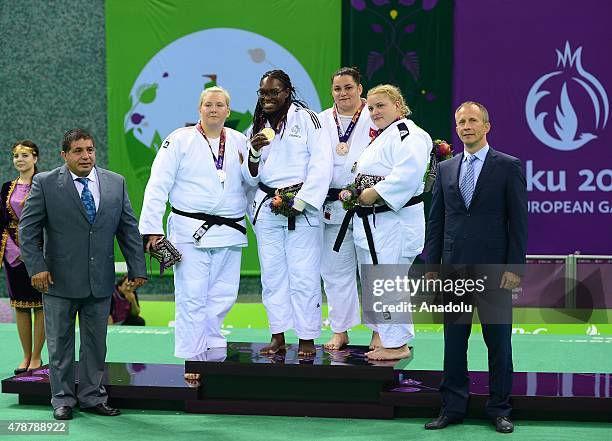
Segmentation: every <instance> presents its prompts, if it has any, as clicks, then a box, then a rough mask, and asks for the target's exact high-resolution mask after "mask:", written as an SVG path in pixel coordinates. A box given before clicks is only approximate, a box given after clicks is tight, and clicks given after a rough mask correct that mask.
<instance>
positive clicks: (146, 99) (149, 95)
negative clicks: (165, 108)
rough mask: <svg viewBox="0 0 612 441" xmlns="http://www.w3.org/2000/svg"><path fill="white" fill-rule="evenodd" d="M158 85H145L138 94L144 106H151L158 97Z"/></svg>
mask: <svg viewBox="0 0 612 441" xmlns="http://www.w3.org/2000/svg"><path fill="white" fill-rule="evenodd" d="M157 87H158V85H157V83H154V84H147V85H144V87H142V88H141V89H140V90H139V91H138V92H139V96H138V101H140V102H141V103H143V104H151V103H152V102H153V101H155V97H156V96H157Z"/></svg>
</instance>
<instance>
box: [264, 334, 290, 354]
mask: <svg viewBox="0 0 612 441" xmlns="http://www.w3.org/2000/svg"><path fill="white" fill-rule="evenodd" d="M284 350H285V334H284V333H282V332H281V333H279V334H272V339H271V340H270V344H269V345H267V346H264V347H263V348H262V349H261V350H260V351H259V352H260V353H261V354H268V355H272V354H276V353H277V352H280V351H284Z"/></svg>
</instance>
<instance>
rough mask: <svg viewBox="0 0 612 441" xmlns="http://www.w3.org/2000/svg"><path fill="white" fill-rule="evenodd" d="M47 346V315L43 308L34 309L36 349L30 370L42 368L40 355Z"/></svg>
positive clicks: (33, 351)
mask: <svg viewBox="0 0 612 441" xmlns="http://www.w3.org/2000/svg"><path fill="white" fill-rule="evenodd" d="M44 345H45V315H44V313H43V309H42V308H36V309H34V349H33V350H32V359H31V360H30V369H38V368H39V367H40V366H42V358H41V355H40V353H41V352H42V349H43V347H44Z"/></svg>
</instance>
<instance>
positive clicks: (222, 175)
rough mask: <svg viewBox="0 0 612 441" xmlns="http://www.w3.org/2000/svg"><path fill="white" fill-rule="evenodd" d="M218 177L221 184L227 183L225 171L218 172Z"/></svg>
mask: <svg viewBox="0 0 612 441" xmlns="http://www.w3.org/2000/svg"><path fill="white" fill-rule="evenodd" d="M217 177H218V178H219V182H221V183H224V182H225V170H217Z"/></svg>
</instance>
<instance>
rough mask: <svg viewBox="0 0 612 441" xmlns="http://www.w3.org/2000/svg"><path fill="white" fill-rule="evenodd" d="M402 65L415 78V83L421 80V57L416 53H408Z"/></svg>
mask: <svg viewBox="0 0 612 441" xmlns="http://www.w3.org/2000/svg"><path fill="white" fill-rule="evenodd" d="M402 64H403V65H404V67H405V68H406V70H407V71H408V72H410V73H411V74H412V76H413V77H414V81H418V80H419V75H420V70H421V64H420V61H419V56H418V55H417V53H416V52H406V53H405V54H404V59H403V60H402Z"/></svg>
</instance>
